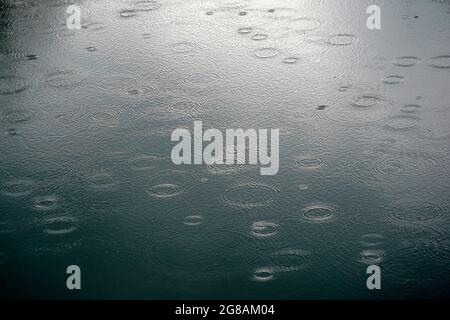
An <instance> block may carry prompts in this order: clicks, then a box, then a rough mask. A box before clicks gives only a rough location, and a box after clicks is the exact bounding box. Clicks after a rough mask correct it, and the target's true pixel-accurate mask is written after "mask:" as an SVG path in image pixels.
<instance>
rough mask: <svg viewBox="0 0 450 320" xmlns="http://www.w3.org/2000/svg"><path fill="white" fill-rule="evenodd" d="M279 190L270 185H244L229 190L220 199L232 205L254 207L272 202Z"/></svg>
mask: <svg viewBox="0 0 450 320" xmlns="http://www.w3.org/2000/svg"><path fill="white" fill-rule="evenodd" d="M278 193H279V190H278V189H277V188H275V187H273V186H270V185H263V184H244V185H239V186H236V187H233V188H230V189H228V190H227V191H225V193H224V194H223V195H222V196H221V197H220V199H221V200H222V201H223V202H225V203H227V204H230V205H235V206H243V207H252V206H260V205H265V204H267V203H270V202H272V201H273V200H274V199H275V198H276V196H277V194H278Z"/></svg>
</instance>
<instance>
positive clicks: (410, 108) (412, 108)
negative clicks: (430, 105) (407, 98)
mask: <svg viewBox="0 0 450 320" xmlns="http://www.w3.org/2000/svg"><path fill="white" fill-rule="evenodd" d="M421 108H422V106H421V105H418V104H407V105H405V106H403V108H402V109H401V111H402V112H403V113H417V112H418V111H419V110H420V109H421Z"/></svg>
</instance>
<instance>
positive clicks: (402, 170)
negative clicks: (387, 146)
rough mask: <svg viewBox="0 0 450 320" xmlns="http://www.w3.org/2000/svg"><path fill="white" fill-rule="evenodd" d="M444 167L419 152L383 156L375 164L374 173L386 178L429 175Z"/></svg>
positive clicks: (429, 156)
mask: <svg viewBox="0 0 450 320" xmlns="http://www.w3.org/2000/svg"><path fill="white" fill-rule="evenodd" d="M441 166H442V163H441V161H440V160H439V159H437V158H435V157H433V156H432V155H427V154H422V153H417V152H398V153H390V154H386V155H384V156H381V157H380V158H379V159H378V160H377V161H375V162H374V164H373V171H374V173H377V174H382V175H384V176H420V175H427V174H429V173H431V172H433V171H435V170H437V169H438V168H440V167H441Z"/></svg>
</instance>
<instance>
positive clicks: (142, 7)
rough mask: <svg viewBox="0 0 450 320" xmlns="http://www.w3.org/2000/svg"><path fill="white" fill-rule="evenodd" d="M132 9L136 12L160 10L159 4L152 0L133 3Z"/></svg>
mask: <svg viewBox="0 0 450 320" xmlns="http://www.w3.org/2000/svg"><path fill="white" fill-rule="evenodd" d="M133 8H134V9H135V10H138V11H156V10H158V9H160V8H161V3H159V2H158V1H152V0H140V1H136V2H134V3H133Z"/></svg>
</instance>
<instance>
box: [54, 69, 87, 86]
mask: <svg viewBox="0 0 450 320" xmlns="http://www.w3.org/2000/svg"><path fill="white" fill-rule="evenodd" d="M45 79H46V83H47V84H48V85H49V86H51V87H53V88H57V89H71V88H75V87H78V86H80V85H82V84H83V83H84V82H85V81H86V80H85V78H84V77H83V76H82V75H80V74H77V73H76V72H74V71H71V70H64V71H54V72H50V73H47V74H46V75H45Z"/></svg>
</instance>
